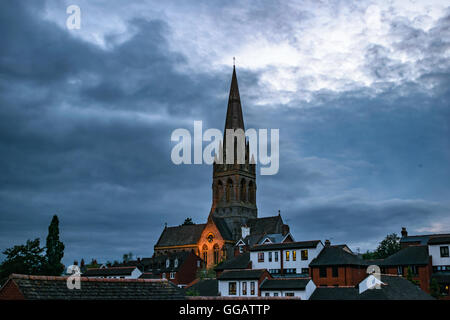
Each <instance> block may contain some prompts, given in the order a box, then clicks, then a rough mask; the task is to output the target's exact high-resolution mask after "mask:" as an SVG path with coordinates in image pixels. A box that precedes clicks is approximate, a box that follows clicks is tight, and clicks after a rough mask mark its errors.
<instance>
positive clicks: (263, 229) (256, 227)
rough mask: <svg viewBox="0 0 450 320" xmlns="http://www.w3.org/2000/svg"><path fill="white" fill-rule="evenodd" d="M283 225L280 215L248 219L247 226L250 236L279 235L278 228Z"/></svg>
mask: <svg viewBox="0 0 450 320" xmlns="http://www.w3.org/2000/svg"><path fill="white" fill-rule="evenodd" d="M282 225H283V219H281V216H280V215H277V216H272V217H263V218H255V219H250V220H248V222H247V226H248V227H250V234H271V233H279V232H280V230H279V227H280V226H282Z"/></svg>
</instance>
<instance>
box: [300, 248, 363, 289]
mask: <svg viewBox="0 0 450 320" xmlns="http://www.w3.org/2000/svg"><path fill="white" fill-rule="evenodd" d="M369 264H370V262H368V261H365V260H363V259H362V258H360V257H359V256H358V255H356V254H354V253H353V252H352V251H351V250H350V249H349V248H348V246H347V245H331V244H330V242H329V241H328V240H327V241H325V247H324V248H323V249H322V250H321V251H320V253H319V255H318V256H317V257H316V258H315V259H313V260H312V261H311V263H310V264H309V267H310V269H311V271H310V274H311V277H312V279H313V281H314V283H315V284H316V285H317V286H318V287H326V286H331V287H347V286H356V285H357V284H358V283H359V282H361V281H362V280H363V279H364V278H365V277H366V276H367V272H366V269H367V267H368V266H369Z"/></svg>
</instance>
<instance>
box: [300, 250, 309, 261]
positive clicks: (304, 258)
mask: <svg viewBox="0 0 450 320" xmlns="http://www.w3.org/2000/svg"><path fill="white" fill-rule="evenodd" d="M301 255H302V260H308V250H302V252H301Z"/></svg>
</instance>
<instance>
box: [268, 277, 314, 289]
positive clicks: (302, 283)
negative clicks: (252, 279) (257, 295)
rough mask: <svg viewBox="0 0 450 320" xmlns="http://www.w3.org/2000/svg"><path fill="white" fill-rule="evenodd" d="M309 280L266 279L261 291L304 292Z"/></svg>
mask: <svg viewBox="0 0 450 320" xmlns="http://www.w3.org/2000/svg"><path fill="white" fill-rule="evenodd" d="M310 281H311V279H266V280H264V281H263V283H261V286H260V289H261V290H305V288H306V285H307V284H308V282H310Z"/></svg>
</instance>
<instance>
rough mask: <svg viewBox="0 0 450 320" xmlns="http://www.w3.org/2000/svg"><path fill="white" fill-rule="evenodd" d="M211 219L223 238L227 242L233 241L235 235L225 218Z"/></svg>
mask: <svg viewBox="0 0 450 320" xmlns="http://www.w3.org/2000/svg"><path fill="white" fill-rule="evenodd" d="M211 217H212V219H213V221H214V224H215V225H216V227H217V229H218V230H219V232H220V235H221V236H222V238H223V239H225V240H233V235H232V233H231V231H230V229H229V228H228V225H227V223H226V221H225V218H218V217H214V216H211Z"/></svg>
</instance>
